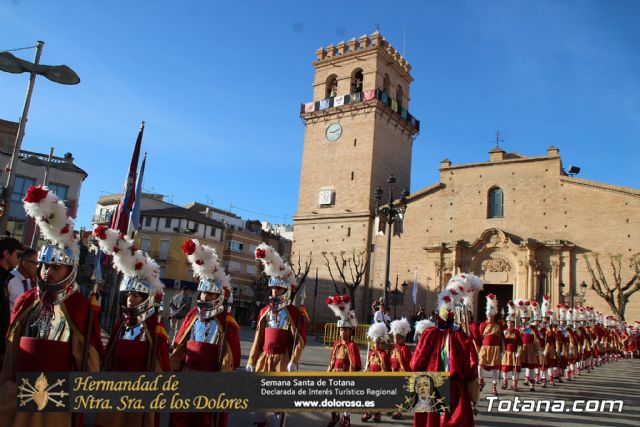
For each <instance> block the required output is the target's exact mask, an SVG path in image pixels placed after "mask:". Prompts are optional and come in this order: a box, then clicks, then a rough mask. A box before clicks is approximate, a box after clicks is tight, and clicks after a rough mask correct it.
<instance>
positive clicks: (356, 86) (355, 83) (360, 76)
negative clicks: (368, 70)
mask: <svg viewBox="0 0 640 427" xmlns="http://www.w3.org/2000/svg"><path fill="white" fill-rule="evenodd" d="M363 87H364V73H363V72H362V68H356V69H355V70H353V73H351V93H358V92H362V90H363Z"/></svg>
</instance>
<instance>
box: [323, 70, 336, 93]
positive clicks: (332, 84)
mask: <svg viewBox="0 0 640 427" xmlns="http://www.w3.org/2000/svg"><path fill="white" fill-rule="evenodd" d="M337 95H338V78H337V77H336V75H335V74H331V75H330V76H329V78H327V85H326V88H325V93H324V97H325V98H333V97H334V96H337Z"/></svg>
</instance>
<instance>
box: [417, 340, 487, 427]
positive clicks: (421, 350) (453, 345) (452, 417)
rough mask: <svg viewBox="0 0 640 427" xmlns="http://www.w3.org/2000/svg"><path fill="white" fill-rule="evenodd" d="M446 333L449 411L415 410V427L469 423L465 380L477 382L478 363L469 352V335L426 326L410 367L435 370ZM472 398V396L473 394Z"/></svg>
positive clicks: (466, 381) (469, 425)
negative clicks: (449, 383) (418, 411)
mask: <svg viewBox="0 0 640 427" xmlns="http://www.w3.org/2000/svg"><path fill="white" fill-rule="evenodd" d="M447 335H448V336H449V366H448V367H444V370H445V371H449V372H451V388H450V398H451V400H450V404H451V408H450V411H449V412H445V413H443V414H442V415H439V414H438V413H436V412H428V413H417V414H414V418H413V425H414V426H416V427H418V426H420V427H426V426H428V427H453V426H456V427H460V426H461V427H465V426H466V427H472V426H473V425H474V422H473V411H472V409H471V397H472V396H470V394H469V390H468V388H467V384H469V383H472V382H473V383H475V384H477V382H476V381H477V379H478V367H477V365H476V364H475V362H474V360H476V359H477V357H476V358H474V357H473V355H472V353H475V350H474V348H473V344H472V343H471V339H469V337H468V336H467V335H466V334H465V333H464V332H463V331H462V330H460V329H458V330H456V331H451V330H448V329H447V330H440V329H439V328H429V329H427V330H425V331H424V332H423V333H422V335H421V336H420V341H419V342H418V346H417V347H416V351H415V353H414V354H413V358H412V359H411V363H410V366H411V370H412V371H414V372H425V371H431V372H433V371H438V370H439V368H440V366H439V365H440V352H441V351H442V349H443V347H444V345H445V342H446V338H447ZM474 398H475V397H474Z"/></svg>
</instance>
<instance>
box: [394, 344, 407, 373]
mask: <svg viewBox="0 0 640 427" xmlns="http://www.w3.org/2000/svg"><path fill="white" fill-rule="evenodd" d="M389 357H390V361H391V371H392V372H411V367H410V366H409V365H410V364H411V349H409V347H407V346H406V345H404V344H402V345H395V344H393V345H392V346H391V348H390V349H389Z"/></svg>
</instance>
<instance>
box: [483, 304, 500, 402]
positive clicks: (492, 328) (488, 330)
mask: <svg viewBox="0 0 640 427" xmlns="http://www.w3.org/2000/svg"><path fill="white" fill-rule="evenodd" d="M486 298H487V308H486V314H487V320H485V321H484V322H482V323H481V324H480V336H481V337H482V344H481V346H480V353H479V354H478V375H479V376H480V388H483V387H484V378H483V375H482V373H483V372H482V371H485V372H489V373H490V374H491V380H492V383H491V393H492V394H493V395H494V396H497V395H498V388H497V383H498V380H499V374H500V354H501V353H502V352H503V351H504V342H503V340H502V328H501V327H500V325H499V324H498V323H497V322H496V316H497V315H498V299H497V298H496V296H495V295H494V294H489V295H487V297H486Z"/></svg>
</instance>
